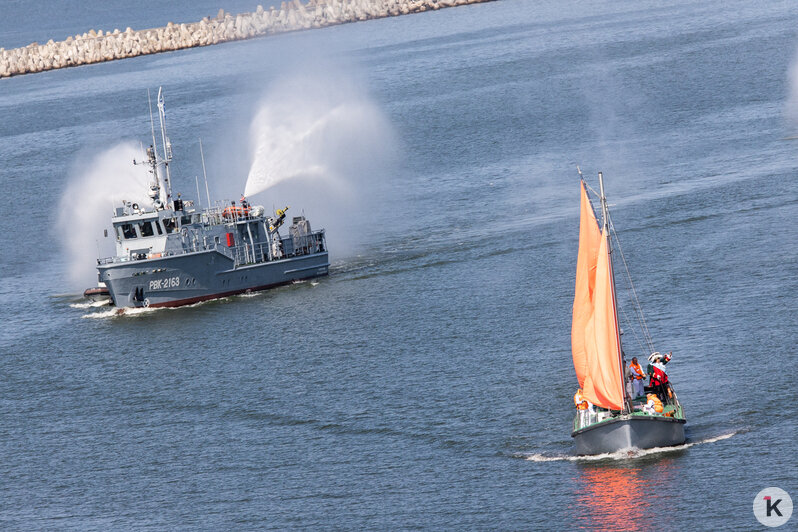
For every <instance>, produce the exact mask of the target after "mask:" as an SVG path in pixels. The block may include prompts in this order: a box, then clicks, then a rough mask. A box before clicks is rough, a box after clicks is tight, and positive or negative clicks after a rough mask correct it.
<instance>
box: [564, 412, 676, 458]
mask: <svg viewBox="0 0 798 532" xmlns="http://www.w3.org/2000/svg"><path fill="white" fill-rule="evenodd" d="M684 425H685V420H684V419H678V418H670V417H664V416H620V417H617V418H614V419H610V420H607V421H603V422H601V423H596V424H594V425H590V426H588V427H585V428H583V429H580V430H578V431H576V432H574V433H572V434H571V437H573V439H574V444H575V445H576V453H577V454H580V455H582V454H602V453H614V452H617V451H622V450H624V449H651V448H653V447H669V446H672V445H680V444H682V443H684V441H685V436H684Z"/></svg>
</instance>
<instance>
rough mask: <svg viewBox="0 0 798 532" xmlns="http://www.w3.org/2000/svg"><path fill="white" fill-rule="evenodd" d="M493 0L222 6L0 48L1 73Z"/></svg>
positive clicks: (325, 0) (324, 0)
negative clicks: (194, 17)
mask: <svg viewBox="0 0 798 532" xmlns="http://www.w3.org/2000/svg"><path fill="white" fill-rule="evenodd" d="M489 1H491V0H309V1H308V2H307V3H306V4H303V3H302V2H301V1H300V0H291V1H290V2H283V3H282V4H281V6H280V8H279V9H275V8H274V7H272V8H270V9H263V7H262V6H258V8H257V10H255V12H253V13H241V14H238V15H231V14H230V13H225V12H224V11H223V10H219V13H218V14H217V15H216V17H215V18H210V17H206V18H204V19H202V20H201V21H199V22H192V23H188V24H173V23H171V22H170V23H169V24H167V25H166V26H165V27H162V28H152V29H148V30H138V31H136V30H133V29H131V28H127V29H125V31H119V30H118V29H115V30H114V31H112V32H111V31H109V32H106V33H103V31H102V30H100V31H95V30H91V31H89V32H88V33H84V34H83V35H75V36H74V37H67V39H66V40H64V41H58V42H54V41H53V40H52V39H51V40H50V41H48V42H47V43H46V44H39V43H32V44H29V45H28V46H25V47H23V48H14V49H11V50H6V49H4V48H0V78H4V77H9V76H16V75H19V74H29V73H32V72H43V71H45V70H52V69H56V68H66V67H71V66H79V65H89V64H91V63H100V62H103V61H113V60H114V59H124V58H126V57H136V56H138V55H146V54H157V53H159V52H168V51H172V50H180V49H183V48H193V47H195V46H209V45H211V44H218V43H222V42H228V41H240V40H243V39H252V38H254V37H262V36H264V35H271V34H274V33H284V32H288V31H297V30H306V29H311V28H322V27H324V26H332V25H336V24H345V23H347V22H356V21H360V20H370V19H375V18H383V17H393V16H397V15H408V14H410V13H420V12H423V11H431V10H436V9H441V8H445V7H454V6H462V5H467V4H478V3H481V2H489Z"/></svg>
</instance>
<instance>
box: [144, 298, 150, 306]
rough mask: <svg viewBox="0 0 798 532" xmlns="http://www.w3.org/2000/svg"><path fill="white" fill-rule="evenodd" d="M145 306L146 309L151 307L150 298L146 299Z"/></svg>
mask: <svg viewBox="0 0 798 532" xmlns="http://www.w3.org/2000/svg"><path fill="white" fill-rule="evenodd" d="M144 306H145V307H149V306H150V298H149V297H147V298H144Z"/></svg>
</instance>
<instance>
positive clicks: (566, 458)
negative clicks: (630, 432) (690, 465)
mask: <svg viewBox="0 0 798 532" xmlns="http://www.w3.org/2000/svg"><path fill="white" fill-rule="evenodd" d="M738 432H739V431H734V432H729V433H726V434H721V435H719V436H713V437H711V438H702V439H700V440H696V441H691V442H687V443H684V444H682V445H674V446H671V447H653V448H651V449H634V448H633V449H625V450H622V451H617V452H614V453H603V454H591V455H584V456H577V455H574V454H546V453H532V454H519V455H517V456H518V457H519V458H523V459H525V460H529V461H530V462H596V461H600V460H630V459H631V460H633V459H635V458H641V457H643V456H650V455H656V454H666V453H674V452H679V451H684V450H685V449H689V448H690V447H693V446H694V445H700V444H703V443H715V442H717V441H721V440H727V439H729V438H731V437H732V436H734V435H735V434H737V433H738Z"/></svg>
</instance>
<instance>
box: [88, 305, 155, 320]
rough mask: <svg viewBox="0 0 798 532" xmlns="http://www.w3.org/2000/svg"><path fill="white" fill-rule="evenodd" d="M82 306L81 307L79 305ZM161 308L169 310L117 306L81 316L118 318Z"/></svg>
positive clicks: (147, 312)
mask: <svg viewBox="0 0 798 532" xmlns="http://www.w3.org/2000/svg"><path fill="white" fill-rule="evenodd" d="M77 308H80V307H77ZM159 310H168V308H165V307H162V308H150V307H138V308H132V307H125V308H116V307H111V308H109V309H108V310H104V311H102V312H91V313H89V314H84V315H83V316H81V318H85V319H105V318H116V317H119V316H139V315H141V314H149V313H151V312H157V311H159Z"/></svg>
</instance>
